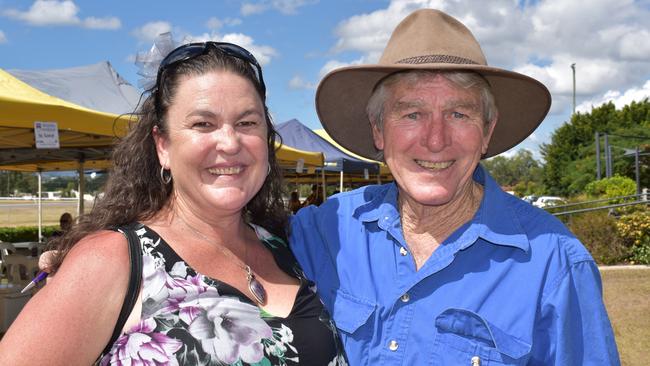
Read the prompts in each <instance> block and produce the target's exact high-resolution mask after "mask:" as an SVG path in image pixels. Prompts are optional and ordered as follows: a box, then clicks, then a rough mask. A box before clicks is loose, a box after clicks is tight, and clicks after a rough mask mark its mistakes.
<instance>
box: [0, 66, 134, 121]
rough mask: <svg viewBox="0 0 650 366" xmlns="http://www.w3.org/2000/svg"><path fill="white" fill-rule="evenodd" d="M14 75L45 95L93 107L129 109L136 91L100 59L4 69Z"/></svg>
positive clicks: (119, 111)
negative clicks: (47, 67)
mask: <svg viewBox="0 0 650 366" xmlns="http://www.w3.org/2000/svg"><path fill="white" fill-rule="evenodd" d="M7 72H9V73H10V74H11V75H13V76H14V77H16V78H18V79H20V80H22V81H23V82H25V83H27V84H29V85H31V86H32V87H34V88H36V89H39V90H40V91H42V92H45V93H47V94H49V95H52V96H55V97H57V98H61V99H63V100H66V101H68V102H72V103H75V104H78V105H80V106H83V107H86V108H90V109H93V110H96V111H101V112H106V113H113V114H118V115H119V114H125V113H132V112H133V111H134V110H135V108H136V105H137V104H138V100H139V99H140V94H141V93H140V91H139V90H138V89H137V88H136V87H134V86H133V85H131V84H129V82H127V81H126V80H125V79H123V78H122V77H121V76H120V75H119V74H118V73H117V72H116V71H115V69H113V67H112V66H111V64H110V62H108V61H102V62H99V63H96V64H93V65H86V66H79V67H71V68H66V69H53V70H7Z"/></svg>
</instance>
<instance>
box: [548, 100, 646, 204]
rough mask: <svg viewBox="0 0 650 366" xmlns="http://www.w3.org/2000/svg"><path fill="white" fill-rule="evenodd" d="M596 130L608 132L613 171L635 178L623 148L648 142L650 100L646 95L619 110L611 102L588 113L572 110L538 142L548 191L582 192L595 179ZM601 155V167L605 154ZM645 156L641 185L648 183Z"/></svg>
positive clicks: (631, 163)
mask: <svg viewBox="0 0 650 366" xmlns="http://www.w3.org/2000/svg"><path fill="white" fill-rule="evenodd" d="M596 132H599V133H601V134H602V133H607V134H609V135H610V136H609V143H610V145H612V146H613V148H612V153H613V154H612V155H613V159H612V164H613V172H614V173H615V174H620V175H622V176H627V177H629V178H632V179H634V159H633V158H632V157H624V151H625V150H624V149H634V148H636V147H637V146H642V149H645V148H643V144H647V143H648V142H650V102H649V101H648V99H646V100H643V101H641V102H632V103H631V104H629V105H627V106H625V107H623V108H622V109H620V110H616V107H615V106H614V104H613V103H611V102H610V103H607V104H604V105H602V106H600V107H596V108H594V109H592V111H591V112H589V113H584V114H582V113H576V114H574V115H573V116H572V117H571V120H570V121H569V122H567V123H565V124H563V125H562V126H561V127H560V128H558V129H557V130H555V131H554V132H553V134H552V137H551V141H550V142H549V143H548V144H543V145H542V146H541V154H542V156H543V158H544V161H545V164H544V167H543V175H542V181H543V184H544V186H545V189H546V191H547V192H548V193H550V194H553V195H558V196H572V195H575V194H579V193H582V192H584V189H585V187H586V185H587V184H589V183H590V182H592V181H594V180H596V158H595V154H596V148H595V141H594V136H595V133H596ZM630 136H634V137H635V138H632V137H630ZM639 137H647V139H646V140H643V139H640V138H639ZM602 149H603V141H602V139H601V150H602ZM603 156H604V154H603ZM601 159H603V160H602V166H603V167H604V157H601ZM648 160H649V159H648V158H647V157H645V158H644V159H643V161H642V164H641V169H642V171H643V172H645V173H646V174H643V173H642V174H641V177H642V179H643V181H642V185H644V186H648V185H649V184H650V177H648V174H647V172H648ZM603 171H604V168H603Z"/></svg>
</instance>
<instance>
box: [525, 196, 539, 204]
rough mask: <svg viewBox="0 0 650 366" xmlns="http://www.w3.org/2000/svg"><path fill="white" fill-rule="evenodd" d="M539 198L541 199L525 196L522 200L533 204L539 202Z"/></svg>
mask: <svg viewBox="0 0 650 366" xmlns="http://www.w3.org/2000/svg"><path fill="white" fill-rule="evenodd" d="M538 198H539V196H538V195H536V194H531V195H528V196H524V198H522V200H524V201H526V202H528V203H531V204H532V203H533V202H535V201H537V199H538Z"/></svg>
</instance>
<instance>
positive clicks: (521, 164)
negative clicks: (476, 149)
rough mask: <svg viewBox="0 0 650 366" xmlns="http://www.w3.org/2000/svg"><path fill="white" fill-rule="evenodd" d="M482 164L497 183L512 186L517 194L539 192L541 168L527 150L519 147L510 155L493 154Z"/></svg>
mask: <svg viewBox="0 0 650 366" xmlns="http://www.w3.org/2000/svg"><path fill="white" fill-rule="evenodd" d="M482 164H483V166H484V167H485V169H487V171H488V172H490V174H491V175H492V177H494V179H495V180H496V181H497V183H499V185H501V186H502V187H511V188H514V190H515V193H517V194H518V195H527V194H532V193H540V188H541V182H542V180H541V173H542V168H541V165H540V163H539V162H538V161H537V160H535V158H533V154H532V153H531V152H530V151H529V150H525V149H521V150H519V151H517V153H516V154H515V155H513V156H512V157H505V156H501V155H499V156H495V157H494V158H491V159H488V160H485V161H484V162H483V163H482Z"/></svg>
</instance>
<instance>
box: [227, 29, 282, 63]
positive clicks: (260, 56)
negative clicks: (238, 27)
mask: <svg viewBox="0 0 650 366" xmlns="http://www.w3.org/2000/svg"><path fill="white" fill-rule="evenodd" d="M219 41H222V42H230V43H234V44H236V45H239V46H242V47H244V48H245V49H247V50H248V51H250V53H252V54H253V56H255V58H256V59H257V62H259V63H260V64H261V65H267V64H268V63H269V62H271V59H272V58H273V57H275V56H277V55H278V53H277V51H276V50H275V49H274V48H273V47H271V46H262V45H258V44H255V41H254V40H253V38H251V37H249V36H247V35H245V34H242V33H228V34H224V35H223V36H221V38H220V39H219Z"/></svg>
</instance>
